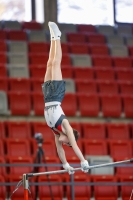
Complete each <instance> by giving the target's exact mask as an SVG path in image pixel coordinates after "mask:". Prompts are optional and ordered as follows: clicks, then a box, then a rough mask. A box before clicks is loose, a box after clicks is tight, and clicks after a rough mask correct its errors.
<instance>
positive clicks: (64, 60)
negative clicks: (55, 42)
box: [61, 54, 72, 66]
mask: <svg viewBox="0 0 133 200" xmlns="http://www.w3.org/2000/svg"><path fill="white" fill-rule="evenodd" d="M71 64H72V63H71V59H70V55H69V54H63V55H62V61H61V65H62V66H63V65H67V66H71Z"/></svg>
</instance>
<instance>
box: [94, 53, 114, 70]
mask: <svg viewBox="0 0 133 200" xmlns="http://www.w3.org/2000/svg"><path fill="white" fill-rule="evenodd" d="M92 63H93V66H98V67H106V68H109V67H112V66H113V63H112V58H111V57H110V56H92Z"/></svg>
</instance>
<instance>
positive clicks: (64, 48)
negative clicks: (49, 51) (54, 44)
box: [61, 43, 69, 54]
mask: <svg viewBox="0 0 133 200" xmlns="http://www.w3.org/2000/svg"><path fill="white" fill-rule="evenodd" d="M61 49H62V52H63V54H68V53H69V44H68V43H61Z"/></svg>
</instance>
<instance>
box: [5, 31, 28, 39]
mask: <svg viewBox="0 0 133 200" xmlns="http://www.w3.org/2000/svg"><path fill="white" fill-rule="evenodd" d="M7 39H8V40H15V41H17V40H18V41H25V40H27V35H26V32H25V31H22V30H8V32H7Z"/></svg>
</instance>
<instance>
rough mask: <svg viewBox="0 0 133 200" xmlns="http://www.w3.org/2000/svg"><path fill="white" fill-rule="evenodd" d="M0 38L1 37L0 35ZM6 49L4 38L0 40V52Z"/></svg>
mask: <svg viewBox="0 0 133 200" xmlns="http://www.w3.org/2000/svg"><path fill="white" fill-rule="evenodd" d="M0 39H1V37H0ZM6 51H7V45H6V42H5V41H4V40H2V41H0V52H6Z"/></svg>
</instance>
